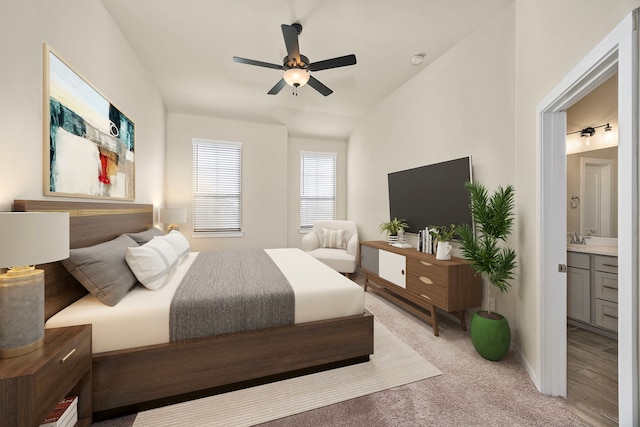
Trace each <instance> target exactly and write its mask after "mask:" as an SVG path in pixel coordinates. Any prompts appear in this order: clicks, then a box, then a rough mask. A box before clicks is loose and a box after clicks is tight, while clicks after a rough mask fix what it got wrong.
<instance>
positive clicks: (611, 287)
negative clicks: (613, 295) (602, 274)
mask: <svg viewBox="0 0 640 427" xmlns="http://www.w3.org/2000/svg"><path fill="white" fill-rule="evenodd" d="M602 287H603V288H605V289H612V290H614V291H617V290H618V288H614V287H613V286H607V285H602Z"/></svg>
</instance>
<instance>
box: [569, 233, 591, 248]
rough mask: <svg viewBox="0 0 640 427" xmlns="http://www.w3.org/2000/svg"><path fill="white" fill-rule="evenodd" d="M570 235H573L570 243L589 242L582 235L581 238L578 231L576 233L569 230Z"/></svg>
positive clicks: (583, 243) (582, 243)
mask: <svg viewBox="0 0 640 427" xmlns="http://www.w3.org/2000/svg"><path fill="white" fill-rule="evenodd" d="M569 236H570V237H571V240H569V243H570V244H573V245H586V244H587V242H586V241H585V240H584V236H582V238H580V236H578V233H576V232H575V231H573V230H571V231H569Z"/></svg>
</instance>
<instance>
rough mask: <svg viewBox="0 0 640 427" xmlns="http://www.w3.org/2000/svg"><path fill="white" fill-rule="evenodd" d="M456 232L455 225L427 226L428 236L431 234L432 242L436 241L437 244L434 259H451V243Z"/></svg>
mask: <svg viewBox="0 0 640 427" xmlns="http://www.w3.org/2000/svg"><path fill="white" fill-rule="evenodd" d="M456 232H457V227H456V225H455V224H451V225H430V226H429V234H431V237H432V238H433V239H434V241H436V240H437V242H438V243H437V245H436V259H439V260H443V261H446V260H450V259H451V249H452V247H451V241H452V240H453V236H455V235H456Z"/></svg>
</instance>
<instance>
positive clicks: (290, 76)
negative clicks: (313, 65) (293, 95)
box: [282, 68, 310, 88]
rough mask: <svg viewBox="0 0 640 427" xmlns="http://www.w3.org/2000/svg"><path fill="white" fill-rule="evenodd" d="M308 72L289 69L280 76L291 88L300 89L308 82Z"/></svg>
mask: <svg viewBox="0 0 640 427" xmlns="http://www.w3.org/2000/svg"><path fill="white" fill-rule="evenodd" d="M309 77H310V76H309V71H307V70H304V69H302V68H289V69H288V70H286V71H285V72H284V73H283V74H282V78H283V79H284V81H285V82H287V84H288V85H289V86H291V87H295V88H298V87H301V86H304V85H306V84H307V82H308V81H309Z"/></svg>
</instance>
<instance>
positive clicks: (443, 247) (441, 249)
mask: <svg viewBox="0 0 640 427" xmlns="http://www.w3.org/2000/svg"><path fill="white" fill-rule="evenodd" d="M451 249H452V247H451V243H449V242H438V247H437V249H436V259H439V260H442V261H448V260H450V259H451Z"/></svg>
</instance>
